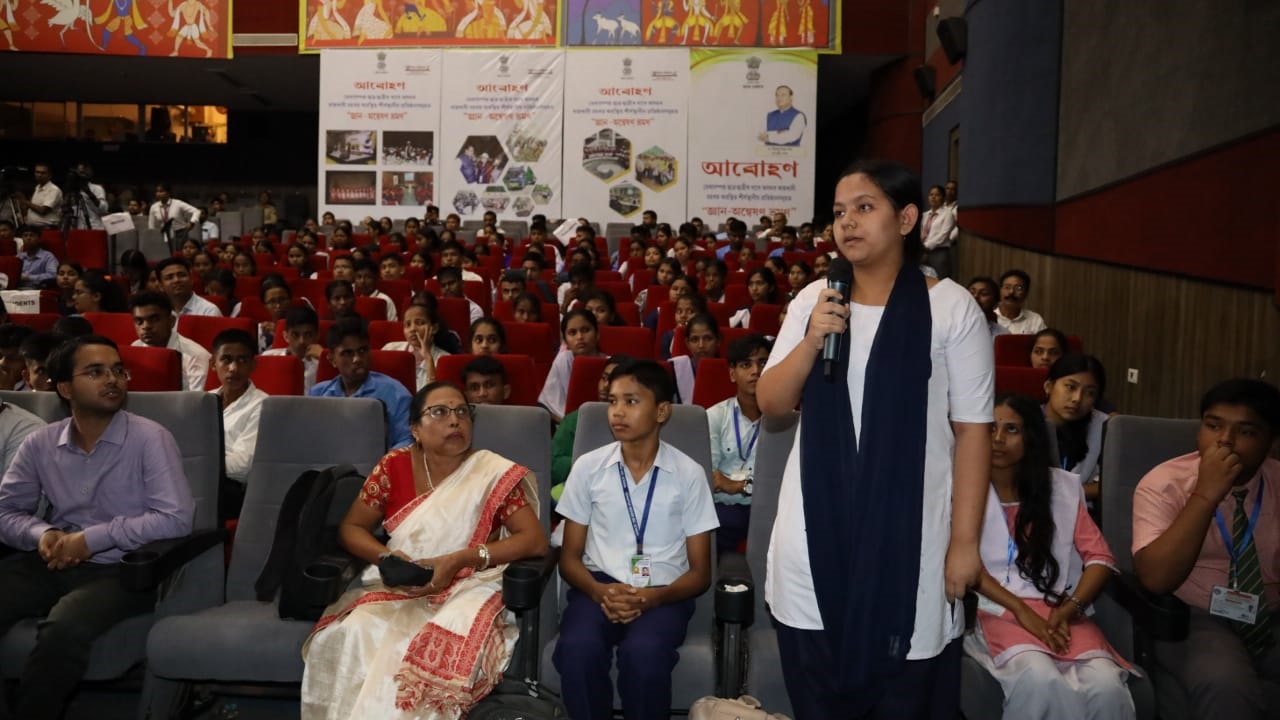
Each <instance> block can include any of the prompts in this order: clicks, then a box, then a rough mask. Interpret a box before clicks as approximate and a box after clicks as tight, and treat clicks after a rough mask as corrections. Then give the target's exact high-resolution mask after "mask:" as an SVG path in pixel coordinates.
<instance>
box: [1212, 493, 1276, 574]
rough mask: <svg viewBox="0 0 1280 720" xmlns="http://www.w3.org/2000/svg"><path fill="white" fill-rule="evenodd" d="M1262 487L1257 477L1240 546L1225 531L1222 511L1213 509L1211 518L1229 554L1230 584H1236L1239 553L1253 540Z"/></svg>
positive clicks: (1225, 524) (1260, 507) (1260, 504)
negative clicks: (1250, 510)
mask: <svg viewBox="0 0 1280 720" xmlns="http://www.w3.org/2000/svg"><path fill="white" fill-rule="evenodd" d="M1263 489H1264V485H1263V480H1262V479H1261V478H1259V479H1258V497H1257V499H1256V500H1255V502H1254V503H1253V512H1252V513H1251V514H1250V515H1249V524H1248V526H1246V527H1245V530H1244V537H1242V538H1240V547H1236V546H1235V544H1234V543H1232V542H1231V533H1229V532H1227V523H1226V521H1225V520H1223V519H1222V513H1221V512H1219V511H1218V510H1214V511H1213V520H1214V522H1216V523H1217V524H1218V532H1219V533H1222V544H1223V545H1224V546H1226V548H1227V554H1228V555H1230V556H1231V573H1230V575H1231V586H1232V587H1235V584H1236V562H1237V561H1238V560H1239V559H1240V553H1242V552H1244V550H1245V548H1247V547H1249V543H1250V542H1252V541H1253V529H1254V527H1256V526H1257V525H1258V515H1259V514H1261V512H1262V491H1263Z"/></svg>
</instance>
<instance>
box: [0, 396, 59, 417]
mask: <svg viewBox="0 0 1280 720" xmlns="http://www.w3.org/2000/svg"><path fill="white" fill-rule="evenodd" d="M0 401H2V402H7V403H9V404H10V405H16V406H18V407H20V408H22V409H23V410H26V411H27V412H29V413H31V414H32V415H35V416H36V417H38V418H40V419H41V420H44V421H45V422H47V423H51V422H57V421H59V420H61V419H63V418H65V417H67V406H66V404H65V403H63V402H62V398H60V397H58V393H56V392H23V391H21V390H0Z"/></svg>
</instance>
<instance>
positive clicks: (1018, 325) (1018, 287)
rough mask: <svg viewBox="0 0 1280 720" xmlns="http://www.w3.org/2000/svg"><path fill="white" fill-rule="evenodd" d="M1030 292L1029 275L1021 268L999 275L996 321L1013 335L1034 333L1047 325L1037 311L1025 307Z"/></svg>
mask: <svg viewBox="0 0 1280 720" xmlns="http://www.w3.org/2000/svg"><path fill="white" fill-rule="evenodd" d="M1029 294H1031V276H1030V275H1028V274H1026V273H1025V272H1023V271H1021V270H1006V271H1005V273H1004V274H1003V275H1001V276H1000V304H999V305H997V306H996V321H997V322H999V323H1000V326H1001V327H1003V328H1004V329H1005V330H1008V331H1009V332H1010V333H1012V334H1014V335H1034V334H1036V333H1038V332H1040V331H1041V330H1043V329H1045V328H1047V327H1049V326H1048V325H1047V324H1046V323H1045V321H1044V318H1042V317H1040V315H1039V313H1034V312H1032V311H1030V310H1028V309H1026V304H1027V295H1029Z"/></svg>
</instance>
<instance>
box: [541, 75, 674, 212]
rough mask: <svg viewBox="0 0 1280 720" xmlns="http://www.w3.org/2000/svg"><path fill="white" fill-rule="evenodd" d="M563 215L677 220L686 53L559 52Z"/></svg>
mask: <svg viewBox="0 0 1280 720" xmlns="http://www.w3.org/2000/svg"><path fill="white" fill-rule="evenodd" d="M567 62H568V67H567V70H566V73H565V75H566V82H565V99H564V105H565V119H564V137H565V143H566V147H565V160H564V196H565V198H566V199H565V204H564V209H565V212H566V213H567V214H569V215H572V216H574V217H588V218H591V219H592V220H594V221H597V222H600V223H606V222H631V223H633V224H635V223H639V221H640V213H641V212H642V211H644V210H653V211H654V212H656V213H657V214H658V218H659V220H662V221H665V222H670V223H672V224H673V225H678V224H679V223H680V222H682V221H683V220H684V218H685V217H686V215H685V200H686V197H685V171H686V161H687V160H688V156H687V153H688V142H687V141H688V120H689V118H688V102H689V99H688V98H689V51H688V50H684V49H669V50H640V51H635V50H593V51H581V52H570V53H568V54H567Z"/></svg>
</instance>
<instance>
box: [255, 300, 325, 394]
mask: <svg viewBox="0 0 1280 720" xmlns="http://www.w3.org/2000/svg"><path fill="white" fill-rule="evenodd" d="M319 337H320V317H319V316H318V315H316V311H315V310H314V309H313V308H312V307H311V306H310V305H295V306H293V307H291V308H289V309H288V310H287V311H286V312H285V314H284V340H285V343H286V346H285V347H282V348H271V349H270V350H267V351H266V352H264V353H262V354H263V355H272V356H279V355H293V356H294V357H296V358H298V359H299V360H301V361H302V392H303V393H304V394H305V393H308V392H310V391H311V386H312V385H315V384H316V370H317V368H319V366H320V358H321V356H323V355H324V354H325V349H324V347H323V346H321V345H320V344H319V343H318V342H316V340H317V338H319Z"/></svg>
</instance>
